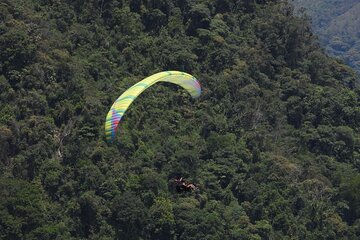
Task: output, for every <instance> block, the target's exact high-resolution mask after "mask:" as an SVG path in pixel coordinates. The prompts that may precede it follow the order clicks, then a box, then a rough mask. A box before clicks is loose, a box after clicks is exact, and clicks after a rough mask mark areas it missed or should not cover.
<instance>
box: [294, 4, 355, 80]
mask: <svg viewBox="0 0 360 240" xmlns="http://www.w3.org/2000/svg"><path fill="white" fill-rule="evenodd" d="M291 1H292V3H294V5H295V7H296V9H297V10H299V11H304V12H305V13H306V14H308V15H309V17H311V20H312V26H313V27H314V31H315V32H316V34H317V35H318V36H319V40H320V43H321V44H322V45H323V46H324V48H325V49H326V50H327V52H328V53H329V54H330V55H332V56H336V57H339V58H341V59H343V60H344V61H345V62H346V63H347V64H349V65H350V66H351V67H352V68H354V69H355V70H356V71H357V72H358V74H360V17H359V13H360V2H359V1H358V0H291Z"/></svg>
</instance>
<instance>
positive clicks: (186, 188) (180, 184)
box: [175, 177, 196, 193]
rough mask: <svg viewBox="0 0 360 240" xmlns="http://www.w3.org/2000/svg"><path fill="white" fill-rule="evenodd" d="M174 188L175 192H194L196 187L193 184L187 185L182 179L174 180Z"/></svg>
mask: <svg viewBox="0 0 360 240" xmlns="http://www.w3.org/2000/svg"><path fill="white" fill-rule="evenodd" d="M175 186H176V191H177V192H179V193H180V192H191V191H194V190H196V186H195V185H194V184H193V183H187V182H186V181H185V179H184V178H183V177H181V178H179V179H175Z"/></svg>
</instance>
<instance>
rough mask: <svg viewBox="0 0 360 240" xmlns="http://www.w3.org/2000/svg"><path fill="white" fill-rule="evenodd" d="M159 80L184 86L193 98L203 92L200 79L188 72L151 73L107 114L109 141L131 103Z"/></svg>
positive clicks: (106, 128)
mask: <svg viewBox="0 0 360 240" xmlns="http://www.w3.org/2000/svg"><path fill="white" fill-rule="evenodd" d="M157 82H169V83H174V84H177V85H179V86H181V87H183V88H184V89H185V90H186V91H187V92H188V93H189V94H190V95H191V97H193V98H198V97H199V96H200V94H201V87H200V83H199V82H198V80H197V79H196V78H195V77H193V76H191V75H190V74H188V73H184V72H179V71H166V72H160V73H156V74H154V75H151V76H149V77H147V78H145V79H143V80H142V81H140V82H138V83H136V84H135V85H133V86H132V87H130V88H129V89H127V90H126V91H125V92H124V93H123V94H121V96H120V97H119V98H118V99H117V100H116V101H115V102H114V103H113V105H112V106H111V108H110V111H109V112H108V114H107V116H106V122H105V135H106V140H107V141H108V142H112V141H113V140H114V138H115V134H116V132H117V129H118V125H119V123H120V120H121V118H122V117H123V116H124V114H125V112H126V110H127V109H128V107H129V106H130V104H131V103H132V102H133V101H134V100H135V99H136V98H137V97H138V96H139V95H140V94H141V93H142V92H143V91H144V90H145V89H147V88H149V87H150V86H152V85H153V84H155V83H157Z"/></svg>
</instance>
